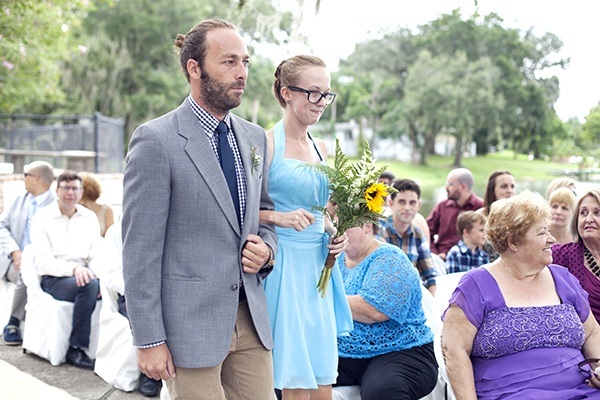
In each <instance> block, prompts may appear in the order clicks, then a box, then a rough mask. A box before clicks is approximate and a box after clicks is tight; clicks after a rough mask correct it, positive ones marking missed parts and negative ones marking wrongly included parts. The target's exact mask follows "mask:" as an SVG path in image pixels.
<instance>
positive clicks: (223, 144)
mask: <svg viewBox="0 0 600 400" xmlns="http://www.w3.org/2000/svg"><path fill="white" fill-rule="evenodd" d="M227 131H228V129H227V124H226V123H225V122H223V121H221V122H219V125H218V126H217V131H216V132H217V135H218V138H219V161H220V163H221V169H222V170H223V175H225V180H226V181H227V186H229V193H231V199H232V200H233V205H234V206H235V214H236V215H237V219H238V223H239V222H240V221H241V219H240V197H239V195H238V185H237V177H236V174H235V158H234V157H233V151H232V150H231V147H230V146H229V142H228V141H227Z"/></svg>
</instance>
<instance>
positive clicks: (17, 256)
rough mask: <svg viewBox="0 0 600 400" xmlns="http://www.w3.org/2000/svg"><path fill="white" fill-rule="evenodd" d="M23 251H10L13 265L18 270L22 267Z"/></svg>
mask: <svg viewBox="0 0 600 400" xmlns="http://www.w3.org/2000/svg"><path fill="white" fill-rule="evenodd" d="M22 255H23V252H22V251H21V250H15V251H13V252H12V253H10V258H11V259H12V262H13V265H14V266H15V270H16V271H18V270H19V269H20V268H21V256H22Z"/></svg>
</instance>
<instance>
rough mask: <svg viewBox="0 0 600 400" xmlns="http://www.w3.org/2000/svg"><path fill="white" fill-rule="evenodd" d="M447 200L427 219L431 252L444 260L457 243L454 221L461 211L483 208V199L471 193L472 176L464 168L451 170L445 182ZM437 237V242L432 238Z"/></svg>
mask: <svg viewBox="0 0 600 400" xmlns="http://www.w3.org/2000/svg"><path fill="white" fill-rule="evenodd" d="M446 192H447V193H448V199H447V200H444V201H442V202H440V203H438V204H437V205H436V206H435V208H434V209H433V211H431V213H430V214H429V216H428V217H427V225H428V226H429V231H430V236H431V237H430V240H431V252H432V253H434V254H437V255H438V256H440V258H441V259H442V260H444V261H445V260H446V253H447V252H448V250H450V248H452V246H454V245H455V244H457V243H458V241H459V240H460V236H459V235H458V232H457V231H456V219H457V217H458V214H460V213H461V212H463V211H476V210H478V209H479V208H481V207H483V199H482V198H481V197H479V196H477V195H476V194H475V193H473V174H472V173H471V171H469V170H468V169H466V168H457V169H453V170H452V171H450V172H449V173H448V178H447V180H446ZM436 236H437V240H434V238H435V237H436Z"/></svg>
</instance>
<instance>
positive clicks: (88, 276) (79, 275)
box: [73, 265, 96, 287]
mask: <svg viewBox="0 0 600 400" xmlns="http://www.w3.org/2000/svg"><path fill="white" fill-rule="evenodd" d="M73 276H74V277H75V282H77V286H79V287H83V286H85V285H87V284H88V283H90V281H91V280H92V279H94V278H96V275H94V273H93V272H92V270H91V269H89V268H86V267H82V266H81V265H78V266H76V267H75V268H73Z"/></svg>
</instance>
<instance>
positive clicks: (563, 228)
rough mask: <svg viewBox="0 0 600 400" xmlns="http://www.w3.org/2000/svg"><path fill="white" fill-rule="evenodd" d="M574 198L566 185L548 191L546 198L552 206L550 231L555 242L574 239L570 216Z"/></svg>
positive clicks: (566, 241)
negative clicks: (548, 194)
mask: <svg viewBox="0 0 600 400" xmlns="http://www.w3.org/2000/svg"><path fill="white" fill-rule="evenodd" d="M576 200H577V199H576V198H575V195H574V194H573V191H572V190H571V189H569V188H566V187H559V188H558V189H556V190H554V191H553V192H552V193H550V197H549V198H548V203H549V204H550V208H552V221H550V233H551V234H552V236H554V238H555V239H556V243H557V244H563V243H570V242H572V241H573V240H575V237H574V236H573V233H572V231H571V218H572V217H573V210H574V209H575V201H576Z"/></svg>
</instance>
